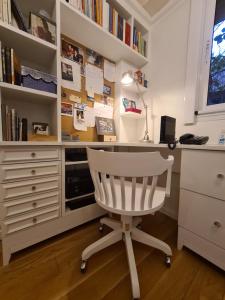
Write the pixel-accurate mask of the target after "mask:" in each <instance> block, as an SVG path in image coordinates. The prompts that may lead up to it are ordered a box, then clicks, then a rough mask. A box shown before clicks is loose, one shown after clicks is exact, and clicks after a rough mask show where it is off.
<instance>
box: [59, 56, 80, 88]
mask: <svg viewBox="0 0 225 300" xmlns="http://www.w3.org/2000/svg"><path fill="white" fill-rule="evenodd" d="M61 67H62V86H63V87H64V88H67V89H70V90H74V91H78V92H80V90H81V77H80V65H79V64H77V63H75V62H73V61H71V60H68V59H66V58H63V59H62V64H61Z"/></svg>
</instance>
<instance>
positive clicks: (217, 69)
mask: <svg viewBox="0 0 225 300" xmlns="http://www.w3.org/2000/svg"><path fill="white" fill-rule="evenodd" d="M206 2H207V3H206V14H205V26H204V27H205V33H204V48H205V49H204V51H203V57H202V72H201V85H200V89H201V91H200V101H201V103H200V110H201V111H202V112H203V113H210V112H221V111H223V112H224V111H225V1H224V0H207V1H206Z"/></svg>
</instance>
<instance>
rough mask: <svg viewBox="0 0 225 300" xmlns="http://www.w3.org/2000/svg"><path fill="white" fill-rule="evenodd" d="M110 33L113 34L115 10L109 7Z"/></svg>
mask: <svg viewBox="0 0 225 300" xmlns="http://www.w3.org/2000/svg"><path fill="white" fill-rule="evenodd" d="M109 32H110V33H113V8H112V6H111V5H110V6H109Z"/></svg>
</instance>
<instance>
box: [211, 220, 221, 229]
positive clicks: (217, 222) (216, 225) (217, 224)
mask: <svg viewBox="0 0 225 300" xmlns="http://www.w3.org/2000/svg"><path fill="white" fill-rule="evenodd" d="M213 225H214V226H215V227H216V228H221V227H222V224H221V223H220V222H219V221H215V222H214V223H213Z"/></svg>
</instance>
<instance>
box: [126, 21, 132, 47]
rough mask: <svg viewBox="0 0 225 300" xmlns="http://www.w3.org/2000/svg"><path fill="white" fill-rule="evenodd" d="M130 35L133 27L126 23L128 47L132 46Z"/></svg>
mask: <svg viewBox="0 0 225 300" xmlns="http://www.w3.org/2000/svg"><path fill="white" fill-rule="evenodd" d="M130 34H131V26H130V24H129V23H128V22H126V32H125V35H126V36H125V43H126V44H127V45H128V46H130Z"/></svg>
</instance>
